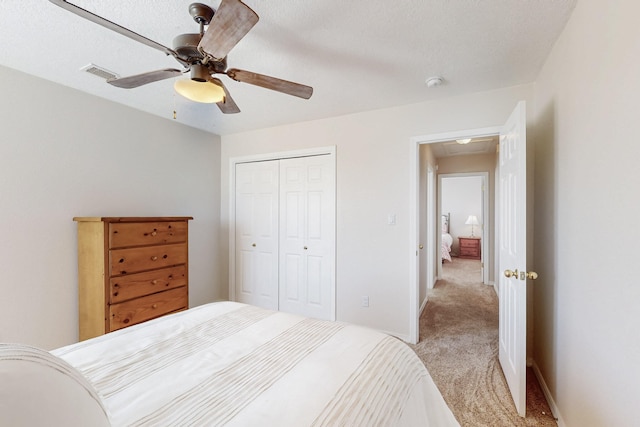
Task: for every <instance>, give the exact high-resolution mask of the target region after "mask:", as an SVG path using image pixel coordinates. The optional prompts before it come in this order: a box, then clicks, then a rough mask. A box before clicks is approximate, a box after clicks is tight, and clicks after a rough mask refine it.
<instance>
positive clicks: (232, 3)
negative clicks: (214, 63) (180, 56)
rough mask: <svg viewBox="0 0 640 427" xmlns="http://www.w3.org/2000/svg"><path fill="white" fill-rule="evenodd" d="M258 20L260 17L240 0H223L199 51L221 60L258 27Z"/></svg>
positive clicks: (199, 44)
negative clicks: (252, 29) (254, 27)
mask: <svg viewBox="0 0 640 427" xmlns="http://www.w3.org/2000/svg"><path fill="white" fill-rule="evenodd" d="M258 19H259V18H258V15H257V14H256V13H255V12H254V11H253V10H251V8H250V7H249V6H247V5H246V4H244V3H242V2H241V1H240V0H222V2H221V3H220V7H219V8H218V10H216V12H215V14H214V15H213V18H212V19H211V22H210V23H209V27H208V28H207V31H206V32H205V33H204V36H203V37H202V40H200V43H198V49H200V50H201V51H203V52H204V53H206V54H207V55H209V56H211V57H213V58H214V59H218V60H221V59H222V58H224V57H225V56H227V54H228V53H229V52H230V51H231V49H233V47H234V46H235V45H236V44H238V42H239V41H240V40H241V39H242V38H243V37H244V36H245V35H246V34H247V33H248V32H249V30H250V29H251V28H253V26H254V25H256V22H258Z"/></svg>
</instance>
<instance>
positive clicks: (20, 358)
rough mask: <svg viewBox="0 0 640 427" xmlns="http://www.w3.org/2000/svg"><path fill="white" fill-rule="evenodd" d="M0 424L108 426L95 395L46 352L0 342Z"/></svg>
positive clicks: (80, 378)
mask: <svg viewBox="0 0 640 427" xmlns="http://www.w3.org/2000/svg"><path fill="white" fill-rule="evenodd" d="M0 425H3V426H5V425H6V426H16V427H18V426H45V425H46V426H92V427H94V426H95V427H103V426H105V427H106V426H110V425H111V424H110V423H109V416H108V415H107V411H106V409H105V407H104V405H103V404H102V400H101V399H100V397H99V396H98V393H96V391H95V390H94V389H93V387H92V386H91V384H90V383H89V381H88V380H87V379H86V378H85V377H83V376H82V374H81V373H80V372H78V371H77V370H76V369H75V368H73V367H72V366H71V365H69V364H68V363H67V362H65V361H64V360H62V359H60V358H58V357H56V356H54V355H52V354H51V353H49V352H48V351H45V350H41V349H38V348H35V347H30V346H26V345H22V344H2V343H0Z"/></svg>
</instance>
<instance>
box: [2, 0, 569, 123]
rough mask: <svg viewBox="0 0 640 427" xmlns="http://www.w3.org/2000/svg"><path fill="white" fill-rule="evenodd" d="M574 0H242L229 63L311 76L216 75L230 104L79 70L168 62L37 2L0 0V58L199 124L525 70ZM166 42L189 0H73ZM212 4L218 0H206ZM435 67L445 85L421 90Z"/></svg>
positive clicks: (374, 103) (464, 84)
mask: <svg viewBox="0 0 640 427" xmlns="http://www.w3.org/2000/svg"><path fill="white" fill-rule="evenodd" d="M576 1H577V0H403V1H396V2H394V1H384V2H383V1H380V0H367V1H365V0H350V1H345V0H324V1H311V0H246V1H245V3H246V4H247V5H248V6H250V7H251V8H252V9H253V10H254V11H255V12H256V13H257V14H258V15H259V16H260V21H259V22H258V24H257V25H256V26H255V27H254V28H253V29H252V30H251V31H250V32H249V34H248V35H247V36H246V37H245V38H244V39H242V40H241V41H240V43H239V44H238V45H237V46H236V47H235V48H234V49H233V50H232V51H231V53H230V54H229V56H228V65H229V67H230V68H241V69H245V70H249V71H254V72H257V73H262V74H267V75H270V76H274V77H278V78H282V79H285V80H291V81H295V82H298V83H303V84H306V85H309V86H313V88H314V94H313V96H312V97H311V99H310V100H303V99H299V98H295V97H292V96H288V95H284V94H281V93H277V92H273V91H270V90H267V89H263V88H260V87H257V86H252V85H249V84H246V83H244V84H243V83H237V82H235V81H232V80H230V79H229V78H227V77H226V76H220V79H221V80H223V82H224V84H225V85H226V86H227V89H228V90H229V91H230V93H231V95H232V97H233V99H234V100H235V102H236V103H237V104H238V106H239V107H240V109H241V110H242V112H241V113H239V114H235V115H224V114H222V113H221V112H220V111H219V110H218V108H217V106H216V105H215V104H196V103H192V102H190V101H187V100H184V99H183V98H181V97H180V96H179V95H177V94H175V93H174V91H173V80H172V79H170V80H165V81H161V82H155V83H151V84H148V85H146V86H142V87H139V88H136V89H119V88H116V87H112V86H111V85H108V84H107V83H105V81H104V80H103V79H101V78H99V77H96V76H93V75H91V74H88V73H86V72H81V71H79V70H80V68H82V67H83V66H85V65H87V64H89V63H94V64H96V65H99V66H102V67H104V68H106V69H108V70H111V71H113V72H115V73H117V74H119V75H120V76H128V75H133V74H139V73H142V72H146V71H152V70H158V69H162V68H180V66H179V64H178V63H177V62H176V61H175V60H174V59H173V58H172V57H167V56H165V55H164V54H162V53H161V52H159V51H157V50H154V49H152V48H150V47H147V46H144V45H142V44H140V43H137V42H135V41H133V40H131V39H128V38H126V37H123V36H122V35H120V34H117V33H114V32H112V31H110V30H108V29H106V28H103V27H100V26H98V25H96V24H94V23H92V22H89V21H87V20H84V19H82V18H80V17H79V16H77V15H74V14H72V13H70V12H68V11H66V10H63V9H61V8H59V7H57V6H55V5H53V4H52V3H50V2H48V1H44V0H23V1H19V0H2V4H1V5H0V9H1V14H0V36H1V40H2V51H1V52H2V53H0V64H2V65H5V66H8V67H10V68H14V69H17V70H21V71H24V72H26V73H29V74H32V75H35V76H38V77H42V78H45V79H48V80H51V81H54V82H57V83H60V84H63V85H66V86H69V87H73V88H75V89H78V90H80V91H83V92H87V93H90V94H94V95H97V96H100V97H103V98H106V99H109V100H112V101H115V102H118V103H121V104H125V105H128V106H131V107H133V108H137V109H140V110H143V111H147V112H149V113H151V114H155V115H158V116H161V117H166V118H167V120H173V111H174V110H176V111H177V121H179V122H181V123H184V124H186V125H189V126H193V127H196V128H200V129H203V130H205V131H209V132H211V133H215V134H219V135H224V134H230V133H235V132H240V131H245V130H252V129H259V128H264V127H270V126H276V125H282V124H287V123H293V122H300V121H307V120H314V119H320V118H326V117H332V116H338V115H344V114H349V113H354V112H360V111H366V110H373V109H379V108H386V107H392V106H398V105H405V104H411V103H416V102H422V101H427V100H432V99H437V98H442V97H450V96H455V95H457V94H462V93H469V92H479V91H486V90H492V89H496V88H501V87H508V86H513V85H519V84H524V83H529V82H532V81H534V79H535V78H536V75H537V73H538V71H539V70H540V68H541V66H542V64H543V62H544V60H545V58H546V57H547V55H548V53H549V51H550V49H551V47H552V46H553V43H554V42H555V40H556V39H557V37H558V35H559V34H560V32H561V30H562V29H563V27H564V25H565V23H566V21H567V20H568V18H569V15H570V13H571V11H572V10H573V7H574V6H575V3H576ZM72 2H73V3H74V4H77V5H78V6H80V7H82V8H84V9H87V10H89V11H91V12H93V13H95V14H98V15H100V16H102V17H104V18H107V19H109V20H111V21H113V22H116V23H118V24H120V25H122V26H124V27H126V28H129V29H131V30H133V31H135V32H137V33H139V34H141V35H144V36H145V37H147V38H150V39H152V40H154V41H156V42H158V43H161V44H163V45H165V46H168V47H173V44H172V40H173V37H175V36H176V35H178V34H182V33H195V32H197V31H198V26H197V24H196V23H195V22H194V21H193V20H192V18H191V16H190V15H189V12H188V7H189V4H190V3H191V1H187V0H173V1H171V2H162V3H161V2H158V1H157V0H137V1H124V0H112V1H108V2H106V1H101V0H72ZM207 4H209V5H211V6H213V7H214V8H216V7H217V6H218V4H219V0H214V1H213V2H207ZM434 75H439V76H442V77H443V78H444V84H443V85H441V86H439V87H437V88H431V89H429V88H427V86H426V84H425V80H426V79H427V78H428V77H431V76H434Z"/></svg>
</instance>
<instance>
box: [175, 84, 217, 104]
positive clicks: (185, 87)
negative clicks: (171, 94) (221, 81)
mask: <svg viewBox="0 0 640 427" xmlns="http://www.w3.org/2000/svg"><path fill="white" fill-rule="evenodd" d="M173 88H174V89H175V90H176V92H178V93H179V94H180V95H182V96H184V97H185V98H187V99H189V100H191V101H193V102H201V103H204V104H214V103H218V102H221V101H223V100H224V89H222V88H221V87H220V86H218V85H217V84H215V83H214V82H212V81H204V82H201V81H198V80H192V79H180V80H176V82H175V83H174V84H173Z"/></svg>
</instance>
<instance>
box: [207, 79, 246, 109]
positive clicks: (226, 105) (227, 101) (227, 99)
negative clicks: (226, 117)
mask: <svg viewBox="0 0 640 427" xmlns="http://www.w3.org/2000/svg"><path fill="white" fill-rule="evenodd" d="M211 81H213V82H214V83H215V84H217V85H218V86H220V87H221V88H222V89H223V90H224V100H223V101H221V102H218V103H216V105H217V106H218V108H220V111H222V112H223V113H224V114H235V113H239V112H240V108H238V105H237V104H236V102H235V101H234V100H233V98H231V95H230V94H229V91H228V90H227V88H226V87H225V85H223V84H222V81H220V79H216V78H215V77H212V78H211Z"/></svg>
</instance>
